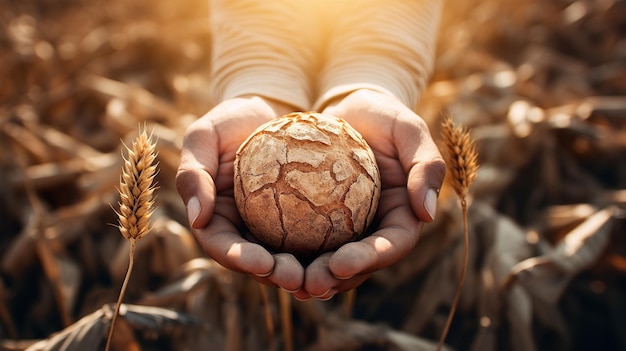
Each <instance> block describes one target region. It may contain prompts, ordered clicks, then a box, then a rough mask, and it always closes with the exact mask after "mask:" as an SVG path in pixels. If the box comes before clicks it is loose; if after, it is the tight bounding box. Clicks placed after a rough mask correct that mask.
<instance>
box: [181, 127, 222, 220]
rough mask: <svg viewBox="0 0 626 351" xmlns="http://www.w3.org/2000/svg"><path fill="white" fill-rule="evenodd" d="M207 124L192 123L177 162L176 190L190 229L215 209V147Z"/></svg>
mask: <svg viewBox="0 0 626 351" xmlns="http://www.w3.org/2000/svg"><path fill="white" fill-rule="evenodd" d="M212 135H214V133H213V131H212V130H211V128H210V124H209V123H207V122H205V121H200V120H198V121H196V122H195V123H193V124H192V125H190V127H189V128H188V130H187V133H186V135H185V138H184V140H183V147H182V152H181V161H180V165H179V168H178V172H177V173H176V189H177V190H178V193H179V194H180V196H181V198H182V200H183V202H184V203H185V206H186V208H187V217H188V220H189V224H190V225H191V227H192V228H196V229H197V228H202V227H204V226H206V225H207V224H208V223H209V221H210V220H211V216H212V215H213V210H214V208H215V207H214V206H215V196H216V187H215V182H214V177H215V174H216V173H217V169H218V158H219V155H218V146H217V141H216V139H217V138H215V137H212Z"/></svg>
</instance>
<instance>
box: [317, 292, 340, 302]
mask: <svg viewBox="0 0 626 351" xmlns="http://www.w3.org/2000/svg"><path fill="white" fill-rule="evenodd" d="M336 294H337V293H333V294H331V295H330V296H328V297H320V298H319V300H320V301H328V300H330V299H332V298H333V297H335V295H336Z"/></svg>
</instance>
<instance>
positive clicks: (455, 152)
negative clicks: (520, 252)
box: [437, 116, 478, 351]
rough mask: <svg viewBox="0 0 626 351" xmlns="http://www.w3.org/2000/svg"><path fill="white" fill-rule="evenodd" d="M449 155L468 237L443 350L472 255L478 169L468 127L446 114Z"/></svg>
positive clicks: (444, 124)
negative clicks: (470, 196)
mask: <svg viewBox="0 0 626 351" xmlns="http://www.w3.org/2000/svg"><path fill="white" fill-rule="evenodd" d="M441 134H442V137H443V141H444V145H445V151H444V155H445V156H444V157H445V158H446V167H447V168H448V172H449V174H450V178H449V182H450V183H451V185H452V187H453V188H454V191H455V192H456V194H457V196H458V197H459V200H460V201H461V210H462V211H463V234H464V238H465V248H464V253H463V267H462V269H461V277H460V278H459V282H458V286H457V289H456V293H455V295H454V301H453V302H452V307H451V308H450V313H449V315H448V319H447V320H446V325H445V327H444V329H443V332H442V334H441V337H440V339H439V345H438V346H437V350H438V351H439V350H441V348H442V347H443V344H444V342H445V340H446V335H447V334H448V331H449V330H450V325H451V324H452V318H453V317H454V312H455V311H456V307H457V305H458V304H459V299H460V297H461V292H462V290H463V284H464V282H465V275H466V274H467V264H468V256H469V233H468V220H467V193H468V191H469V188H470V186H471V185H472V182H473V181H474V179H476V173H477V172H478V153H477V152H476V144H475V142H474V140H472V138H471V137H470V134H469V131H468V130H467V128H465V127H462V126H461V127H456V126H455V125H454V121H453V120H452V117H450V116H445V117H444V119H443V122H442V131H441Z"/></svg>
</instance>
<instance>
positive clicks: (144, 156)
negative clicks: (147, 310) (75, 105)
mask: <svg viewBox="0 0 626 351" xmlns="http://www.w3.org/2000/svg"><path fill="white" fill-rule="evenodd" d="M124 147H125V148H126V151H127V152H128V156H127V157H123V156H122V157H123V158H124V165H123V166H122V175H121V177H120V187H119V189H118V190H119V193H120V202H119V204H118V205H119V210H118V211H116V213H117V216H118V220H119V225H118V226H117V227H118V228H119V230H120V233H122V235H123V236H124V238H126V239H128V240H129V241H130V250H129V256H130V257H129V263H128V269H127V270H126V276H125V277H124V282H123V283H122V288H121V290H120V294H119V297H118V300H117V304H116V305H115V312H114V313H113V318H112V319H111V326H110V328H109V336H108V338H107V343H106V347H105V350H106V351H108V350H109V347H110V344H111V340H112V338H113V331H114V329H115V321H116V320H117V316H118V315H119V311H120V306H121V305H122V300H123V299H124V294H125V293H126V287H127V285H128V281H129V278H130V275H131V272H132V270H133V263H134V257H135V245H136V243H137V240H139V239H141V238H142V237H144V236H145V235H146V234H148V232H149V231H150V217H151V216H152V213H153V212H154V210H155V207H154V200H155V196H154V192H155V190H156V187H155V185H154V177H155V176H156V174H157V171H158V163H156V162H155V159H156V156H157V152H156V142H155V141H153V139H152V134H150V135H148V133H147V132H146V129H145V127H144V128H143V130H140V133H139V135H138V136H137V137H136V138H135V140H134V141H133V144H132V147H128V146H126V145H125V144H124Z"/></svg>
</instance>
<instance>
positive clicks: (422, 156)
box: [294, 90, 446, 299]
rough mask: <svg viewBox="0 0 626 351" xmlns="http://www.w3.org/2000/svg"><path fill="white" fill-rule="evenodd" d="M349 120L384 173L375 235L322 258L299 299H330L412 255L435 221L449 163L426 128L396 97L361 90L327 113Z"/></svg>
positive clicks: (309, 274) (309, 269)
mask: <svg viewBox="0 0 626 351" xmlns="http://www.w3.org/2000/svg"><path fill="white" fill-rule="evenodd" d="M324 113H329V114H332V115H335V116H337V117H341V118H343V119H345V120H346V121H347V122H348V123H350V124H351V125H352V126H353V127H354V128H355V129H356V130H358V131H359V132H360V133H361V134H362V135H363V137H364V138H365V140H366V141H367V142H368V144H369V145H370V147H371V148H372V150H373V151H374V154H375V156H376V161H377V163H378V166H379V168H380V174H381V183H382V191H381V195H380V203H379V207H378V211H377V215H376V220H375V222H376V223H377V224H378V227H377V228H375V229H376V230H375V232H374V233H373V234H372V235H370V236H368V237H366V238H364V239H362V240H360V241H357V242H352V243H348V244H345V245H343V246H342V247H340V248H339V249H338V250H337V251H335V252H329V253H325V254H322V255H321V256H320V257H318V258H317V259H315V260H314V261H313V262H312V263H311V264H310V265H309V266H308V267H307V268H306V271H305V273H304V287H303V289H302V290H300V291H298V292H296V293H295V294H294V296H295V297H296V298H299V299H308V298H310V297H316V298H320V299H329V298H331V297H332V296H333V295H335V294H336V293H338V292H342V291H346V290H349V289H352V288H355V287H357V286H358V285H360V284H361V283H363V282H364V281H365V280H366V279H367V278H368V277H369V275H370V274H371V273H372V272H374V271H376V270H380V269H382V268H385V267H388V266H390V265H392V264H393V263H395V262H397V261H399V260H400V259H401V258H402V257H404V256H405V255H407V254H408V253H409V252H410V251H411V250H412V248H413V247H414V246H415V244H416V243H417V240H418V238H419V233H420V231H421V229H422V226H423V223H424V222H430V221H432V220H433V219H434V217H435V213H436V208H437V207H436V206H437V196H438V191H439V189H440V188H441V185H442V183H443V180H444V177H445V172H446V168H445V163H444V161H443V159H442V157H441V154H440V153H439V150H438V149H437V146H436V145H435V143H434V141H433V139H432V137H431V136H430V133H429V131H428V127H427V125H426V123H425V122H424V121H423V120H422V119H421V118H420V117H419V116H418V115H416V114H415V113H414V112H413V111H411V110H410V109H409V108H407V107H406V106H404V105H403V104H402V103H401V102H400V101H399V100H397V99H396V98H395V97H392V96H389V95H385V94H382V93H378V92H375V91H371V90H358V91H356V92H353V93H351V94H350V95H348V96H346V97H345V98H343V99H341V100H339V101H338V102H336V103H334V104H331V105H330V106H329V107H327V108H326V109H325V110H324Z"/></svg>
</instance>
